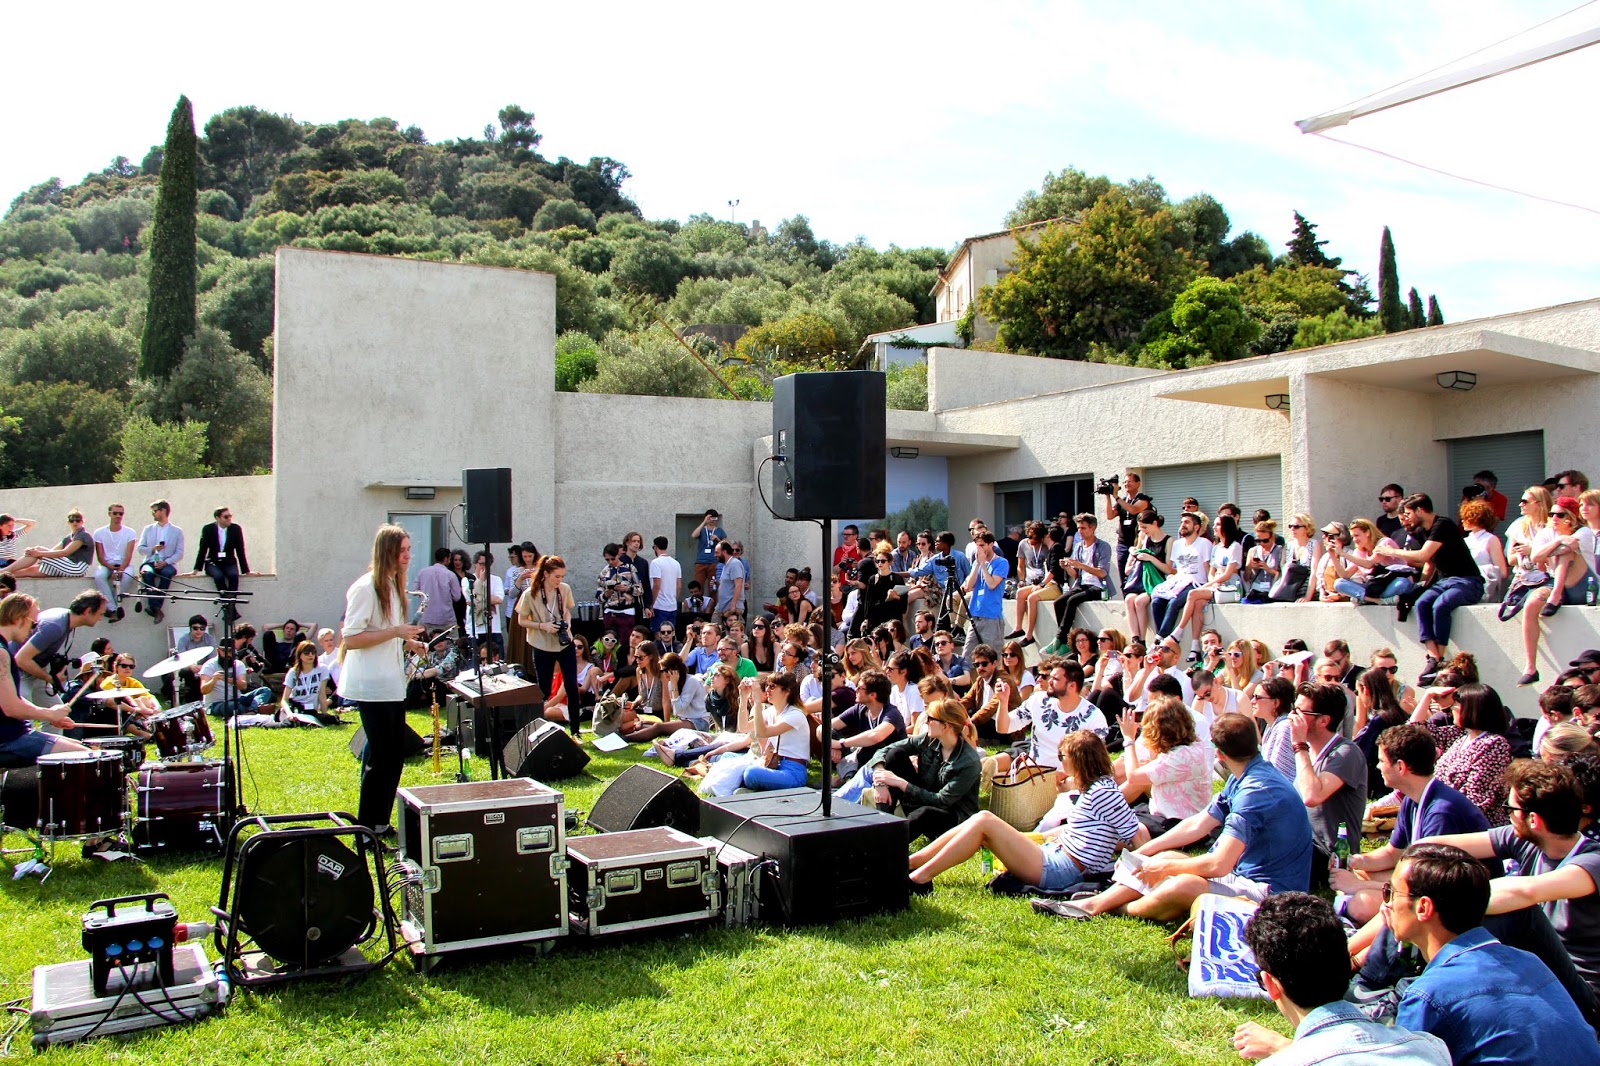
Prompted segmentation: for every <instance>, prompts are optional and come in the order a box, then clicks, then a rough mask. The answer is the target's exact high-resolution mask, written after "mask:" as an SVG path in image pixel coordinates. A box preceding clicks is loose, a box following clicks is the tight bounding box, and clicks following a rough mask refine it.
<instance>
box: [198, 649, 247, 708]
mask: <svg viewBox="0 0 1600 1066" xmlns="http://www.w3.org/2000/svg"><path fill="white" fill-rule="evenodd" d="M246 676H247V671H246V670H245V668H244V663H242V662H240V661H239V660H238V659H235V660H234V661H233V694H234V695H235V696H238V695H241V694H242V693H243V692H244V691H245V688H244V685H245V677H246ZM213 677H214V678H216V679H217V683H216V684H215V685H212V686H211V691H210V692H207V693H204V694H202V695H201V697H200V698H201V700H203V701H204V703H205V705H206V706H207V707H209V706H211V705H212V704H213V703H217V702H219V701H221V699H222V663H220V662H218V661H217V657H216V656H215V655H213V656H212V657H211V658H209V659H207V660H206V662H205V665H204V666H202V667H200V680H201V681H208V680H210V679H211V678H213Z"/></svg>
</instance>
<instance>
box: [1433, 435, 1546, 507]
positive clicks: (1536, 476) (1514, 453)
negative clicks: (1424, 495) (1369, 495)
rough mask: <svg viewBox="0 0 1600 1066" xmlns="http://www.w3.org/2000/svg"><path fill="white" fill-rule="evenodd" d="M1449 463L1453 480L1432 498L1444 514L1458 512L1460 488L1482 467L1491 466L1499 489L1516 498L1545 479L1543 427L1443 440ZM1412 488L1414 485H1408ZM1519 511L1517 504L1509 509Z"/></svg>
mask: <svg viewBox="0 0 1600 1066" xmlns="http://www.w3.org/2000/svg"><path fill="white" fill-rule="evenodd" d="M1444 446H1445V455H1446V460H1445V463H1446V467H1447V470H1448V477H1449V478H1450V483H1449V484H1448V485H1446V486H1445V493H1446V495H1445V496H1444V497H1443V498H1437V499H1435V500H1434V501H1433V504H1434V506H1435V507H1437V508H1438V509H1439V511H1440V513H1442V514H1451V515H1453V514H1454V513H1455V509H1456V504H1457V503H1458V502H1459V501H1460V499H1461V490H1462V488H1463V487H1464V486H1466V485H1469V484H1471V483H1472V475H1473V474H1476V473H1477V472H1478V471H1480V470H1492V471H1494V475H1495V477H1496V478H1497V479H1498V481H1499V490H1498V491H1500V492H1502V493H1504V494H1505V495H1506V498H1507V499H1511V500H1515V499H1517V497H1518V494H1520V493H1521V492H1522V490H1523V489H1525V488H1527V487H1528V486H1529V485H1540V484H1543V483H1544V478H1545V468H1544V431H1543V430H1537V429H1536V430H1533V431H1532V432H1529V433H1496V434H1494V435H1492V436H1487V437H1459V438H1457V439H1455V440H1447V441H1445V442H1444ZM1406 489H1407V491H1410V489H1411V486H1409V485H1407V486H1406ZM1510 513H1511V515H1512V516H1513V517H1514V516H1515V515H1516V508H1515V507H1513V508H1511V509H1510Z"/></svg>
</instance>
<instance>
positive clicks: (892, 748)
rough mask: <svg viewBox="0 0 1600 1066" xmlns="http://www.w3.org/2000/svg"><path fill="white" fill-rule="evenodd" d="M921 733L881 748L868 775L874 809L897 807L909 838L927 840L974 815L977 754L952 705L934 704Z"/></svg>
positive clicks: (961, 712)
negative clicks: (904, 821) (923, 837)
mask: <svg viewBox="0 0 1600 1066" xmlns="http://www.w3.org/2000/svg"><path fill="white" fill-rule="evenodd" d="M923 727H924V730H925V731H924V732H923V733H921V734H920V735H918V736H913V737H906V738H905V739H904V740H899V741H896V742H895V743H893V744H890V745H889V746H888V747H887V748H884V749H883V757H882V758H881V759H880V760H879V762H878V766H877V769H875V770H874V771H873V773H872V786H873V792H874V794H875V795H876V797H877V801H878V809H879V810H880V811H885V812H889V813H892V812H893V811H894V810H895V808H896V807H898V808H899V809H900V811H901V813H903V814H904V815H905V816H906V821H907V822H908V823H909V827H908V831H909V836H910V839H912V840H916V839H917V838H918V837H922V836H926V837H928V838H929V839H930V840H931V839H933V838H934V837H936V836H938V835H939V834H940V833H943V832H945V831H946V830H948V829H951V828H953V827H954V826H956V825H959V824H960V823H961V822H963V821H965V820H966V819H968V818H970V817H972V816H973V815H974V814H976V813H977V812H978V777H979V774H980V772H981V771H980V767H979V758H980V757H979V754H978V749H977V748H974V747H973V746H972V743H971V740H970V738H969V736H968V734H969V732H970V729H971V722H970V721H969V720H968V718H967V712H966V710H965V708H963V707H962V706H961V704H960V703H959V702H958V701H956V700H936V701H934V702H933V703H932V704H930V705H929V706H928V712H927V714H926V716H925V717H924V719H923Z"/></svg>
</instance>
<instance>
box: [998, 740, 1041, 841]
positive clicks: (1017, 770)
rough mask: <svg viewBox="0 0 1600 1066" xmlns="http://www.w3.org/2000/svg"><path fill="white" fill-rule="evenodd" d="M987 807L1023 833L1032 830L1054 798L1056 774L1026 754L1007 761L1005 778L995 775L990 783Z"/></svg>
mask: <svg viewBox="0 0 1600 1066" xmlns="http://www.w3.org/2000/svg"><path fill="white" fill-rule="evenodd" d="M990 789H991V790H990V793H989V811H990V813H992V814H993V815H995V817H997V818H999V819H1000V820H1001V821H1003V822H1005V823H1006V824H1007V825H1009V826H1011V828H1013V829H1017V830H1020V831H1021V832H1024V833H1029V832H1032V831H1033V827H1034V826H1036V825H1038V824H1039V819H1041V818H1043V817H1044V816H1045V814H1046V813H1047V812H1048V811H1049V810H1050V808H1051V807H1052V806H1053V805H1054V804H1055V801H1056V795H1057V791H1056V774H1055V771H1054V770H1051V769H1050V768H1049V767H1046V766H1040V765H1039V764H1038V763H1036V762H1034V761H1033V759H1032V758H1030V757H1029V756H1027V755H1018V756H1017V757H1016V758H1015V759H1013V760H1012V761H1011V771H1010V773H1008V774H1007V775H1006V777H1005V778H999V777H997V778H995V779H994V781H993V783H992V784H991V786H990Z"/></svg>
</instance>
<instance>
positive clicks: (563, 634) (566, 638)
mask: <svg viewBox="0 0 1600 1066" xmlns="http://www.w3.org/2000/svg"><path fill="white" fill-rule="evenodd" d="M556 643H557V644H560V645H561V646H562V647H563V648H570V647H572V626H571V625H570V624H569V623H568V622H567V620H566V619H565V618H563V619H561V620H560V621H559V622H557V623H556Z"/></svg>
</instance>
